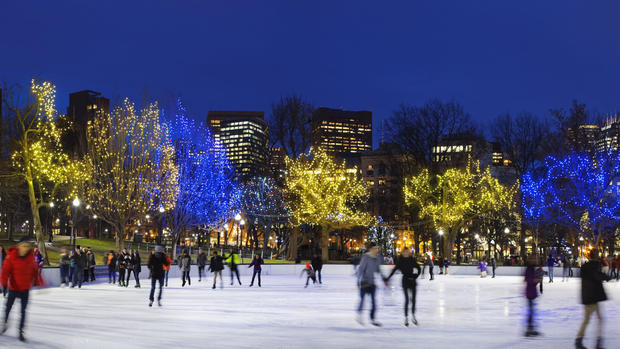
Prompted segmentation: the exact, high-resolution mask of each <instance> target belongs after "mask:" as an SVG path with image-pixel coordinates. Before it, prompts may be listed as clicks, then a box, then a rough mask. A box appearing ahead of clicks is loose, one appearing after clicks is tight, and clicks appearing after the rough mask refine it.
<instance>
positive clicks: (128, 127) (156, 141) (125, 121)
mask: <svg viewBox="0 0 620 349" xmlns="http://www.w3.org/2000/svg"><path fill="white" fill-rule="evenodd" d="M87 146H88V148H87V153H86V156H85V160H86V164H87V168H88V173H90V178H89V179H88V180H87V181H86V183H85V185H84V195H83V196H84V199H85V201H86V202H88V203H90V205H92V210H93V212H94V213H96V214H97V216H98V217H100V218H101V219H102V220H104V221H106V222H107V223H109V224H110V225H112V226H113V227H114V229H115V237H116V244H117V247H118V248H120V247H121V245H122V244H123V240H124V238H125V236H126V235H127V231H126V228H127V227H128V226H129V224H130V223H131V222H132V221H133V220H138V219H141V218H142V217H144V216H145V215H146V214H147V213H148V212H152V211H154V210H156V209H158V208H159V207H161V208H163V209H164V210H166V211H168V210H171V209H172V208H174V206H175V203H176V199H177V196H178V191H179V178H178V168H177V165H176V164H175V162H174V147H173V145H172V143H171V142H170V138H169V135H168V129H167V127H166V126H165V125H163V124H162V123H161V122H160V111H159V108H158V106H157V104H156V103H153V104H150V105H148V106H146V107H145V108H144V109H142V110H140V111H136V108H135V105H134V104H133V103H132V102H131V101H130V100H129V99H125V100H124V101H123V102H122V103H121V105H119V106H117V107H116V108H115V109H114V111H113V113H111V114H107V113H99V114H98V115H97V116H96V117H95V118H94V119H93V120H92V121H89V123H88V127H87Z"/></svg>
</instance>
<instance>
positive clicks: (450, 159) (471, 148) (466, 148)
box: [433, 133, 504, 168]
mask: <svg viewBox="0 0 620 349" xmlns="http://www.w3.org/2000/svg"><path fill="white" fill-rule="evenodd" d="M469 161H478V162H479V164H480V167H483V168H484V167H487V166H502V165H503V164H504V158H503V154H502V152H501V145H500V144H499V143H497V142H487V141H486V140H485V139H484V138H482V137H480V136H476V135H472V134H469V133H467V134H455V135H449V136H444V137H442V139H441V141H440V142H439V144H437V145H436V146H434V147H433V162H434V163H436V164H438V165H440V167H441V168H454V167H464V166H466V165H467V164H468V163H469Z"/></svg>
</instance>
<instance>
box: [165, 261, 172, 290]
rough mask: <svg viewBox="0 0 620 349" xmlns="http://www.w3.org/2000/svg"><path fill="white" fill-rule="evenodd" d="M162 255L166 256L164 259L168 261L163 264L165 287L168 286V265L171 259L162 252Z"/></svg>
mask: <svg viewBox="0 0 620 349" xmlns="http://www.w3.org/2000/svg"><path fill="white" fill-rule="evenodd" d="M164 255H165V256H166V260H167V261H168V264H164V279H165V282H166V287H168V274H169V273H170V266H171V265H172V259H170V256H168V255H167V254H165V253H164Z"/></svg>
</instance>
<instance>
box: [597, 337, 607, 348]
mask: <svg viewBox="0 0 620 349" xmlns="http://www.w3.org/2000/svg"><path fill="white" fill-rule="evenodd" d="M596 349H605V347H604V346H603V338H599V339H597V340H596Z"/></svg>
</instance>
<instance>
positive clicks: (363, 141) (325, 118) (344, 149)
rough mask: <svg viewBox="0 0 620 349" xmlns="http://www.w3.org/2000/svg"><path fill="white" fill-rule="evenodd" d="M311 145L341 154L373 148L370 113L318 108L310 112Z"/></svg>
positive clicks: (350, 153) (350, 154)
mask: <svg viewBox="0 0 620 349" xmlns="http://www.w3.org/2000/svg"><path fill="white" fill-rule="evenodd" d="M312 146H313V147H320V148H323V149H324V150H326V151H327V152H329V153H332V154H334V155H337V156H342V157H349V156H354V155H359V153H362V152H365V151H370V150H372V112H370V111H348V110H342V109H331V108H318V109H317V110H315V111H314V112H313V113H312Z"/></svg>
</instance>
